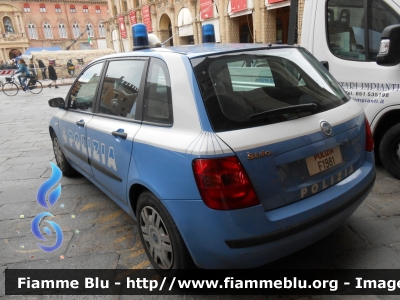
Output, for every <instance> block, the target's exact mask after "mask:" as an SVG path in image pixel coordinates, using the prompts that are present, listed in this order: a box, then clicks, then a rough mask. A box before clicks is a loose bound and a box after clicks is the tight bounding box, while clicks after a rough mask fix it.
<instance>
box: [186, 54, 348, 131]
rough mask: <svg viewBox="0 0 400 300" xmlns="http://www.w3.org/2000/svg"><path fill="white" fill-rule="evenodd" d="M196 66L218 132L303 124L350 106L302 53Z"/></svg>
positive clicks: (227, 57) (214, 59) (218, 59)
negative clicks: (298, 121) (291, 122)
mask: <svg viewBox="0 0 400 300" xmlns="http://www.w3.org/2000/svg"><path fill="white" fill-rule="evenodd" d="M191 63H192V66H193V69H194V72H195V75H196V78H197V82H198V85H199V87H200V91H201V94H202V97H203V101H204V104H205V107H206V109H207V113H208V117H209V119H210V121H211V125H212V127H213V129H214V131H216V132H221V131H230V130H238V129H244V128H250V127H255V126H263V125H268V124H274V123H279V122H285V121H289V120H293V119H297V118H302V117H306V116H309V115H311V114H317V113H321V112H323V111H327V110H330V109H333V108H335V107H338V106H340V105H342V104H344V103H345V102H347V101H348V100H349V97H348V96H347V94H346V93H345V92H344V90H343V89H342V88H341V87H340V86H339V85H338V84H337V82H336V81H335V80H334V79H333V77H332V76H331V75H330V74H329V73H328V72H326V70H325V68H324V67H323V66H322V65H321V64H320V63H319V62H318V61H317V60H316V59H315V58H314V57H313V56H312V55H311V54H309V53H308V52H307V51H306V50H304V49H302V48H278V49H264V50H255V51H245V52H240V53H238V52H235V53H225V54H222V55H221V54H219V55H210V56H206V57H198V58H193V59H192V60H191Z"/></svg>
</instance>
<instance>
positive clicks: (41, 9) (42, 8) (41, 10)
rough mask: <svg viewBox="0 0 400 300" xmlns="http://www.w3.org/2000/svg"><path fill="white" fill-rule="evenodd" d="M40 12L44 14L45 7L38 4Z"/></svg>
mask: <svg viewBox="0 0 400 300" xmlns="http://www.w3.org/2000/svg"><path fill="white" fill-rule="evenodd" d="M40 12H46V6H45V5H44V4H40Z"/></svg>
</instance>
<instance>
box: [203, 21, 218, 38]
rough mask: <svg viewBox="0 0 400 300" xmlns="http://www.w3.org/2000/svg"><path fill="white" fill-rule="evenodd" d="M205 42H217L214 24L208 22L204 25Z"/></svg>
mask: <svg viewBox="0 0 400 300" xmlns="http://www.w3.org/2000/svg"><path fill="white" fill-rule="evenodd" d="M202 40H203V43H215V31H214V25H212V24H207V25H204V26H203V27H202Z"/></svg>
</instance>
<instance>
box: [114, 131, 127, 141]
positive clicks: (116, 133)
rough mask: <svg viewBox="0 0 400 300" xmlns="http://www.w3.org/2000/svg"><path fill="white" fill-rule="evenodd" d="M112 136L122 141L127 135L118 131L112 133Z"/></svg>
mask: <svg viewBox="0 0 400 300" xmlns="http://www.w3.org/2000/svg"><path fill="white" fill-rule="evenodd" d="M112 135H113V136H118V137H120V138H121V139H124V140H125V139H126V137H127V136H128V134H127V133H126V132H119V131H113V132H112Z"/></svg>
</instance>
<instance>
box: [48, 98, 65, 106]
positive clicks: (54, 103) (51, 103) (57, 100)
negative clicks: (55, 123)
mask: <svg viewBox="0 0 400 300" xmlns="http://www.w3.org/2000/svg"><path fill="white" fill-rule="evenodd" d="M49 106H50V107H57V108H65V102H64V99H63V98H61V97H57V98H53V99H50V100H49Z"/></svg>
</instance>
